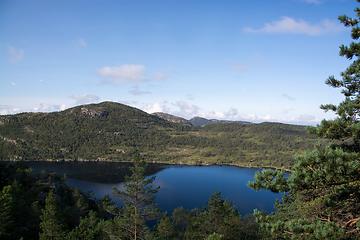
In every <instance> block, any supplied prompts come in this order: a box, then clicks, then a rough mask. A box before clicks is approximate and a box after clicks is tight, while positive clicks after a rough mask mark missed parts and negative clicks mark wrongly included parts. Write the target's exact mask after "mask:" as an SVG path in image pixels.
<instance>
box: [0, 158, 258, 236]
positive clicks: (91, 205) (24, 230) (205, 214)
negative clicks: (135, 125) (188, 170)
mask: <svg viewBox="0 0 360 240" xmlns="http://www.w3.org/2000/svg"><path fill="white" fill-rule="evenodd" d="M145 168H146V164H145V162H144V161H143V160H142V159H141V157H140V155H135V157H134V161H133V165H132V166H131V167H130V170H131V172H132V175H131V176H127V177H126V180H127V184H125V186H126V191H125V192H120V191H119V190H117V189H116V188H115V189H114V192H113V194H114V195H113V196H111V197H117V198H120V199H123V200H124V201H125V205H126V207H124V208H118V207H117V206H116V205H115V204H114V203H112V202H111V198H110V197H109V196H105V197H104V198H103V199H94V198H92V195H91V193H84V192H82V191H80V190H78V189H75V188H73V187H71V186H68V185H66V183H65V180H66V176H58V175H56V174H55V173H50V172H49V171H47V170H44V171H42V172H41V173H40V174H34V172H33V170H32V169H31V168H28V167H27V166H26V163H25V162H23V161H19V162H16V163H15V164H11V165H7V164H5V163H1V164H0V187H1V188H2V192H0V202H1V205H0V239H24V240H26V239H44V240H45V239H73V240H75V239H159V240H160V239H217V237H221V239H260V237H261V234H262V233H261V231H260V229H259V225H258V224H257V223H256V222H255V221H254V217H253V216H251V215H247V216H240V214H239V213H238V211H237V210H236V208H235V207H234V206H232V204H231V203H229V201H228V200H227V199H226V200H224V199H221V196H220V192H215V193H214V195H212V196H210V199H209V201H208V202H206V203H204V207H203V208H202V209H192V210H185V209H184V208H182V207H181V206H179V208H177V209H175V210H174V212H173V213H172V214H171V215H170V213H169V214H168V213H160V209H159V208H157V205H156V202H155V193H156V192H157V190H158V189H157V188H152V186H151V185H150V184H151V183H152V181H153V180H154V178H155V176H154V177H152V178H150V179H148V178H146V175H145ZM135 209H136V210H135ZM149 220H152V221H156V222H157V224H155V226H154V227H152V228H150V227H148V226H147V225H146V221H149ZM135 229H136V230H135Z"/></svg>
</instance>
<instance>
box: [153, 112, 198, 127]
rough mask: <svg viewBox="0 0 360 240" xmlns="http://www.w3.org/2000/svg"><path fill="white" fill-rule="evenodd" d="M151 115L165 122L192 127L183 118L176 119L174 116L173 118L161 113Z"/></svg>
mask: <svg viewBox="0 0 360 240" xmlns="http://www.w3.org/2000/svg"><path fill="white" fill-rule="evenodd" d="M152 115H155V116H158V117H160V118H163V119H165V120H167V121H169V122H173V123H179V124H183V125H186V126H192V124H191V122H189V121H188V120H186V119H185V118H181V117H176V116H173V115H171V114H167V113H162V112H156V113H152Z"/></svg>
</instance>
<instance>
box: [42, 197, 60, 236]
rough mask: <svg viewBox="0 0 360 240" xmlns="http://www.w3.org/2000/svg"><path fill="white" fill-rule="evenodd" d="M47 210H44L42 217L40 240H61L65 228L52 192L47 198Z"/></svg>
mask: <svg viewBox="0 0 360 240" xmlns="http://www.w3.org/2000/svg"><path fill="white" fill-rule="evenodd" d="M45 201H46V204H45V209H42V210H41V212H42V215H41V216H40V219H41V223H40V230H41V232H40V234H39V239H40V240H46V239H61V238H62V233H63V230H62V228H63V226H62V225H61V223H60V220H59V218H58V214H59V213H58V207H57V204H58V203H57V200H56V197H55V194H54V192H53V191H52V190H51V191H50V192H49V195H48V196H47V197H46V200H45Z"/></svg>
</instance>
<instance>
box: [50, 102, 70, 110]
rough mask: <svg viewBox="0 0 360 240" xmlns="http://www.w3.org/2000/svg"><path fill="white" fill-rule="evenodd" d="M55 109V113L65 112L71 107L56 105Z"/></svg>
mask: <svg viewBox="0 0 360 240" xmlns="http://www.w3.org/2000/svg"><path fill="white" fill-rule="evenodd" d="M53 107H54V109H55V111H63V110H65V109H67V108H69V107H70V105H67V104H60V105H54V106H53Z"/></svg>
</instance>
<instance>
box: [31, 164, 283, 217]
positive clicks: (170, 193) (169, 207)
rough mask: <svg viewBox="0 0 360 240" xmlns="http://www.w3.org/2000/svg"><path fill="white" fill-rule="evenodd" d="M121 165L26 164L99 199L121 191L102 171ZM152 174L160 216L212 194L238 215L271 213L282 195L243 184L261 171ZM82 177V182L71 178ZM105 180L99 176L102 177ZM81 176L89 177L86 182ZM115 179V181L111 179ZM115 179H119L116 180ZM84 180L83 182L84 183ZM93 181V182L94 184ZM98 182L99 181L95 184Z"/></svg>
mask: <svg viewBox="0 0 360 240" xmlns="http://www.w3.org/2000/svg"><path fill="white" fill-rule="evenodd" d="M119 164H121V163H105V164H104V163H98V162H80V163H79V162H78V163H70V162H62V163H49V162H41V163H39V162H37V163H29V164H28V165H29V166H30V167H32V168H33V169H34V170H35V171H36V172H39V171H40V170H41V169H43V168H48V169H49V170H50V171H52V172H56V173H58V174H64V173H66V174H68V175H70V176H73V177H70V178H68V179H67V183H68V184H69V185H71V186H73V187H76V188H79V189H81V190H83V191H85V192H87V191H93V192H94V197H95V198H102V197H103V196H105V195H107V194H108V195H110V197H112V188H113V186H115V187H117V188H118V189H119V190H124V187H123V185H122V183H121V181H120V180H119V181H117V180H116V179H117V177H116V176H115V175H116V174H115V175H114V173H111V174H108V175H109V177H108V179H110V178H111V181H105V180H107V178H106V176H107V175H106V174H105V173H104V172H106V171H114V169H115V172H117V171H116V168H117V166H119ZM153 167H154V169H156V170H154V171H155V172H156V173H155V174H153V175H155V176H156V179H155V181H154V182H153V183H152V186H153V187H157V186H160V190H159V192H158V193H156V199H155V201H156V202H157V203H158V204H159V207H160V208H161V209H162V211H163V212H165V211H167V212H168V213H169V214H171V213H172V212H173V210H174V209H175V208H176V207H180V206H183V207H184V208H185V209H189V210H190V209H193V208H198V209H201V208H202V206H205V205H206V202H207V201H208V200H209V198H210V196H211V195H212V194H214V193H215V191H221V197H222V198H223V199H226V198H228V199H229V201H230V202H232V203H233V205H234V206H236V208H237V209H238V211H239V213H240V214H241V215H245V214H252V213H253V209H255V208H257V209H258V210H265V211H267V212H268V213H270V212H272V211H274V208H273V206H274V203H275V199H276V198H278V199H281V198H282V194H274V193H271V192H270V191H264V190H260V191H254V190H251V189H250V188H249V187H247V186H246V184H247V183H248V182H249V181H252V180H253V179H254V175H255V172H256V171H259V170H261V169H255V168H241V167H235V166H184V165H161V164H160V165H159V164H157V165H154V166H153ZM77 174H78V175H79V176H83V178H82V180H80V179H75V178H74V177H76V176H77ZM104 175H105V179H104V177H103V178H100V177H99V176H104ZM84 176H87V177H89V179H87V180H86V178H84ZM114 176H115V177H114ZM118 177H119V176H118ZM84 179H85V180H84ZM94 179H95V180H94ZM96 179H99V181H96ZM112 199H113V201H114V202H115V203H116V204H118V205H119V206H122V203H121V201H120V200H117V199H116V198H113V197H112Z"/></svg>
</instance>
